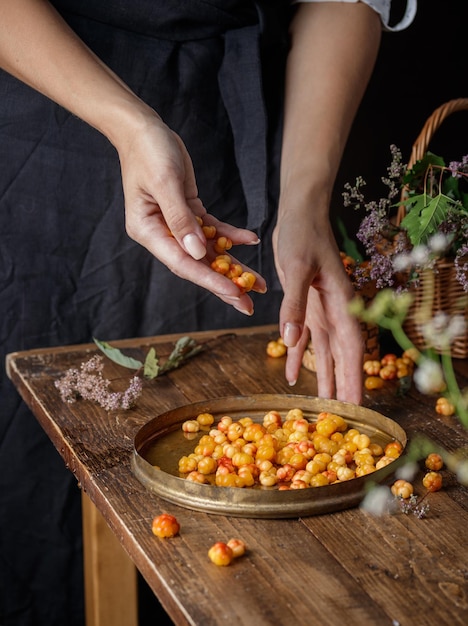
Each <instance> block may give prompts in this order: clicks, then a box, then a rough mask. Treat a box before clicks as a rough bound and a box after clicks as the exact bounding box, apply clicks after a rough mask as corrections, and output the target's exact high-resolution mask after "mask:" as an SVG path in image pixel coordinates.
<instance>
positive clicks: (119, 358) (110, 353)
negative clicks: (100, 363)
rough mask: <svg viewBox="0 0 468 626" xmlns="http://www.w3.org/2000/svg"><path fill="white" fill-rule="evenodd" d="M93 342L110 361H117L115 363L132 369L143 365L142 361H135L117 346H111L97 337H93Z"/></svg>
mask: <svg viewBox="0 0 468 626" xmlns="http://www.w3.org/2000/svg"><path fill="white" fill-rule="evenodd" d="M94 343H95V344H96V345H97V347H98V348H99V350H101V352H103V353H104V354H105V355H106V356H107V357H108V358H109V359H110V360H111V361H113V362H114V363H117V365H122V366H123V367H127V368H129V369H132V370H138V369H140V367H143V363H142V362H141V361H137V360H136V359H133V358H132V357H130V356H126V355H125V354H123V353H122V352H121V351H120V350H119V349H118V348H113V347H112V346H111V345H110V344H108V343H106V342H105V341H99V339H96V338H95V337H94Z"/></svg>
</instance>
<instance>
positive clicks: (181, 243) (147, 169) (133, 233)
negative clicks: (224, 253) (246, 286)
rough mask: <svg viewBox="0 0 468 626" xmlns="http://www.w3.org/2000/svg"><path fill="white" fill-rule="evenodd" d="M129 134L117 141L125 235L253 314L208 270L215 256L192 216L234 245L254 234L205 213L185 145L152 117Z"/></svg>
mask: <svg viewBox="0 0 468 626" xmlns="http://www.w3.org/2000/svg"><path fill="white" fill-rule="evenodd" d="M129 136H131V140H130V141H125V140H124V141H122V142H119V140H117V141H116V147H117V149H118V151H119V156H120V161H121V167H122V180H123V188H124V194H125V210H126V228H127V232H128V234H129V236H130V237H132V238H133V239H134V240H135V241H137V242H138V243H140V244H141V245H143V246H144V247H145V248H147V249H148V250H149V251H150V252H151V253H152V254H153V255H154V256H155V257H156V258H158V259H159V260H160V261H161V262H162V263H164V264H165V265H166V266H167V267H168V268H169V269H170V270H171V271H172V272H173V273H174V274H176V275H177V276H180V277H182V278H185V279H187V280H190V281H192V282H193V283H196V284H198V285H200V286H201V287H204V288H205V289H207V290H209V291H211V292H212V293H214V294H215V295H217V296H218V297H219V298H220V299H221V300H223V301H224V302H227V303H229V304H231V305H232V306H234V307H235V308H236V309H238V310H239V311H241V312H243V313H246V314H252V312H253V308H252V306H253V305H252V300H251V298H250V297H249V296H248V295H247V294H241V293H240V291H239V289H238V287H236V285H235V284H234V283H233V282H232V281H231V280H230V279H228V278H225V277H224V276H222V275H221V274H218V273H217V272H214V271H213V270H212V269H211V268H210V263H211V261H212V260H213V259H214V258H215V256H216V254H217V253H216V252H215V251H214V248H213V242H212V241H210V240H207V239H206V238H205V235H204V233H203V230H202V228H201V226H200V224H199V222H198V221H197V219H196V217H199V218H202V220H203V223H204V224H205V225H213V226H215V227H216V232H217V235H219V236H225V237H228V238H229V239H231V240H232V242H233V244H234V245H241V244H243V245H253V244H256V243H258V237H257V235H255V233H253V232H251V231H248V230H245V229H240V228H236V227H234V226H230V225H229V224H225V223H223V222H220V221H218V220H217V219H216V218H214V217H213V216H211V215H208V214H207V212H206V210H205V207H204V206H203V203H202V202H201V200H200V198H199V197H198V190H197V185H196V181H195V175H194V171H193V166H192V162H191V159H190V156H189V154H188V152H187V150H186V148H185V145H184V144H183V142H182V140H181V139H180V137H179V136H178V135H176V134H175V133H174V132H173V131H171V130H170V129H169V128H168V127H167V126H166V125H165V124H164V123H163V122H162V121H161V119H160V118H159V117H158V116H157V115H156V114H155V113H148V115H147V116H146V117H145V120H144V123H142V124H140V125H139V126H138V127H137V128H136V129H134V130H133V131H132V133H129ZM123 137H124V138H125V135H124V136H123ZM229 254H230V253H229ZM233 260H235V259H233ZM244 269H245V270H247V271H250V272H252V273H253V274H254V275H255V276H256V283H255V286H254V290H255V291H259V292H264V291H265V290H266V285H265V281H264V279H263V278H262V277H261V276H260V275H259V274H257V273H255V272H253V270H251V269H249V268H247V267H245V268H244Z"/></svg>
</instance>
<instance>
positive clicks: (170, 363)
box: [160, 337, 203, 374]
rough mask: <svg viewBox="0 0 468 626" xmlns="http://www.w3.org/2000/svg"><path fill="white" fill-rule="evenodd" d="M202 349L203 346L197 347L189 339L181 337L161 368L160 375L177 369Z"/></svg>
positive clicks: (192, 340)
mask: <svg viewBox="0 0 468 626" xmlns="http://www.w3.org/2000/svg"><path fill="white" fill-rule="evenodd" d="M202 349H203V346H199V345H197V343H196V341H195V340H194V339H192V338H191V337H181V338H180V339H178V340H177V342H176V344H175V346H174V349H173V350H172V352H171V354H170V355H169V358H168V359H167V361H166V362H165V363H164V365H162V366H161V368H160V374H164V373H165V372H169V371H170V370H173V369H176V368H178V367H179V366H180V365H181V364H182V362H183V361H186V360H187V359H190V358H191V357H193V356H195V355H196V354H198V353H199V352H201V350H202Z"/></svg>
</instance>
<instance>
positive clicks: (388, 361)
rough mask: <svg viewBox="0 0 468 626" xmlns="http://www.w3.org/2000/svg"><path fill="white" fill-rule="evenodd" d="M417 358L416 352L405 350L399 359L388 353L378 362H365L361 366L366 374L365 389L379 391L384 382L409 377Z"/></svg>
mask: <svg viewBox="0 0 468 626" xmlns="http://www.w3.org/2000/svg"><path fill="white" fill-rule="evenodd" d="M417 358H418V352H417V351H416V350H405V352H403V354H402V355H401V357H397V355H396V354H393V353H389V354H386V355H384V356H383V357H382V358H381V359H380V361H379V360H373V361H365V362H364V366H363V369H364V373H365V374H366V379H365V380H364V386H365V388H366V389H368V390H371V389H381V388H382V387H383V385H384V381H386V380H396V379H399V378H404V377H406V376H411V375H412V373H413V371H414V366H415V363H416V360H417Z"/></svg>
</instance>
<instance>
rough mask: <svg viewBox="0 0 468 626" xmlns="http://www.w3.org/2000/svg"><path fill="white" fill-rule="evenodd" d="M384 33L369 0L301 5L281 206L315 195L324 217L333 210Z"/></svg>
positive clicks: (295, 26)
mask: <svg viewBox="0 0 468 626" xmlns="http://www.w3.org/2000/svg"><path fill="white" fill-rule="evenodd" d="M380 34H381V22H380V19H379V17H378V15H377V14H376V13H375V12H374V11H372V10H371V9H369V7H367V6H366V5H364V4H361V3H358V4H341V3H318V4H315V3H313V4H301V5H299V7H298V11H297V14H296V16H295V18H294V20H293V22H292V25H291V37H292V47H291V51H290V54H289V58H288V65H287V76H286V94H285V97H286V102H285V123H284V134H283V149H282V167H281V190H282V191H281V197H282V202H281V203H280V211H283V210H288V208H291V207H292V206H295V205H296V204H297V202H301V204H304V200H308V199H310V200H312V199H314V200H315V202H314V206H315V207H316V209H317V211H321V212H322V215H317V217H318V218H320V217H322V218H325V217H326V215H325V213H328V201H329V195H330V194H331V190H332V187H333V183H334V180H335V177H336V173H337V171H338V168H339V165H340V161H341V158H342V155H343V150H344V147H345V144H346V141H347V138H348V135H349V132H350V128H351V125H352V122H353V119H354V116H355V114H356V110H357V108H358V106H359V104H360V102H361V99H362V96H363V94H364V91H365V88H366V86H367V83H368V81H369V78H370V75H371V72H372V69H373V67H374V63H375V59H376V56H377V52H378V48H379V44H380ZM304 194H306V196H307V197H304ZM299 195H300V197H297V196H299ZM317 198H320V200H322V201H321V202H317ZM306 204H308V203H306ZM320 207H321V208H320Z"/></svg>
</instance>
